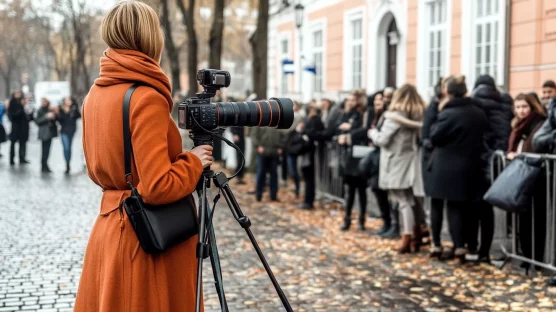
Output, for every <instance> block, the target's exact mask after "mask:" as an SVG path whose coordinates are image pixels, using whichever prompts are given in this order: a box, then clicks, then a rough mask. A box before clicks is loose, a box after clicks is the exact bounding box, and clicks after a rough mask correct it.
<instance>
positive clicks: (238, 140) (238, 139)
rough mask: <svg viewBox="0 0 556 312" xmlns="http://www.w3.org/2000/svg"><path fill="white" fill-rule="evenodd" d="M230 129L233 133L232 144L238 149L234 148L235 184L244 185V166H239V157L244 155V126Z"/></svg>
mask: <svg viewBox="0 0 556 312" xmlns="http://www.w3.org/2000/svg"><path fill="white" fill-rule="evenodd" d="M230 131H231V132H232V135H233V141H234V144H235V145H237V147H238V148H239V150H240V151H241V152H240V151H238V150H235V152H236V172H237V176H236V178H237V184H238V185H245V181H244V179H243V178H244V176H245V167H243V168H241V167H240V166H241V158H242V157H245V127H231V128H230Z"/></svg>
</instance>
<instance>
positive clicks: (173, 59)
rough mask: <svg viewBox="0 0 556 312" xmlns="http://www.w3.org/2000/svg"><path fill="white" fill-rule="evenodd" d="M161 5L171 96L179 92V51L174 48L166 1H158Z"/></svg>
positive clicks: (161, 21)
mask: <svg viewBox="0 0 556 312" xmlns="http://www.w3.org/2000/svg"><path fill="white" fill-rule="evenodd" d="M160 3H161V4H162V12H161V14H160V23H161V24H162V27H163V28H164V45H165V47H166V53H167V55H168V61H169V63H170V72H171V75H172V94H175V93H176V92H180V90H181V84H180V51H179V48H178V47H176V44H175V42H174V37H173V35H172V24H171V22H170V14H169V11H170V10H169V9H168V0H160Z"/></svg>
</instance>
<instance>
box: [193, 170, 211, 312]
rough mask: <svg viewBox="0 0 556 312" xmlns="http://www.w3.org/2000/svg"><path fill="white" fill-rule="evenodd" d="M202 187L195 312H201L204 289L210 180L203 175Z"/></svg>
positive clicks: (200, 194) (199, 191)
mask: <svg viewBox="0 0 556 312" xmlns="http://www.w3.org/2000/svg"><path fill="white" fill-rule="evenodd" d="M202 178H203V180H202V182H201V183H202V187H201V188H200V189H198V190H197V193H198V195H199V196H200V197H201V198H200V200H201V205H199V234H198V235H199V236H198V239H199V240H198V242H197V261H198V263H197V291H196V294H195V311H196V312H201V301H202V300H201V296H202V289H203V259H204V258H205V250H206V248H207V245H206V244H205V235H206V231H205V222H206V216H207V209H206V208H207V206H208V203H207V181H208V178H207V177H206V176H204V175H203V177H202Z"/></svg>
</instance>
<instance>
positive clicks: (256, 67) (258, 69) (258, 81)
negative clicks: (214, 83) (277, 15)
mask: <svg viewBox="0 0 556 312" xmlns="http://www.w3.org/2000/svg"><path fill="white" fill-rule="evenodd" d="M268 1H269V0H260V1H259V18H258V20H257V29H256V30H255V32H254V33H253V35H252V36H251V38H250V39H249V42H250V43H251V49H252V50H253V90H254V91H255V93H256V94H257V97H258V98H266V87H267V81H266V80H267V62H268V17H269V16H268V8H269V5H268Z"/></svg>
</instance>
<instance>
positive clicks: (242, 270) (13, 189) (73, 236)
mask: <svg viewBox="0 0 556 312" xmlns="http://www.w3.org/2000/svg"><path fill="white" fill-rule="evenodd" d="M8 128H9V126H8ZM36 131H37V129H36V127H35V126H34V125H32V133H31V137H32V138H36V137H37V133H36ZM74 140H75V142H74V144H73V148H74V150H73V152H74V153H73V154H74V159H73V160H72V168H73V169H74V171H73V172H72V173H71V174H70V175H68V176H66V175H64V173H63V171H64V170H65V163H64V160H63V156H62V155H63V154H62V152H61V150H62V147H61V144H60V140H59V139H54V140H53V143H52V152H51V159H50V166H51V168H52V169H53V171H54V172H53V173H52V174H50V175H42V174H40V161H39V158H40V142H38V141H36V140H31V141H30V142H29V143H28V158H29V160H30V161H31V162H32V163H31V165H29V166H25V167H23V166H18V165H16V166H14V167H9V165H8V164H7V160H6V158H5V157H4V158H1V159H0V177H1V178H0V198H1V199H2V220H1V221H0V222H1V226H0V237H1V238H2V239H1V240H0V263H2V266H1V268H0V312H1V311H19V310H22V311H23V310H25V311H35V310H38V311H51V312H54V311H56V312H64V311H72V307H73V304H74V301H75V295H76V292H77V287H78V285H79V277H80V274H81V266H82V264H83V256H84V252H85V248H86V245H87V240H88V237H89V233H90V230H91V228H92V225H93V223H94V221H95V220H96V218H97V216H98V208H99V205H100V199H101V191H100V189H99V188H98V186H96V185H94V184H93V183H92V182H91V181H90V180H89V178H88V176H87V174H86V173H84V172H80V171H79V169H80V168H81V159H80V155H81V151H80V144H79V142H80V140H81V138H80V137H79V135H77V136H76V137H75V138H74ZM4 146H5V145H4ZM232 187H233V190H234V193H235V194H236V197H237V198H238V201H239V202H240V204H241V205H242V210H243V211H244V212H245V214H246V215H248V216H249V217H250V218H251V220H252V224H253V226H252V228H251V229H252V231H253V233H254V235H255V237H256V239H257V241H258V242H259V244H260V246H261V249H262V250H263V252H264V253H265V256H266V257H267V260H268V262H269V264H270V266H271V268H272V269H273V270H274V273H275V274H276V278H277V279H278V281H279V282H280V283H281V285H282V288H283V290H284V292H285V293H286V294H287V295H288V299H289V300H290V302H291V304H292V307H293V309H294V311H299V312H302V311H311V312H313V311H315V312H320V311H326V312H329V311H330V312H341V311H350V312H351V311H355V312H358V311H462V310H466V309H467V310H469V311H489V310H503V311H507V310H508V309H510V304H511V303H515V302H519V303H522V305H521V306H519V307H515V309H516V310H534V309H536V308H537V307H538V306H539V305H540V304H550V303H552V302H553V300H554V299H555V296H556V292H553V293H550V292H547V293H545V292H544V291H545V287H544V286H539V285H541V284H542V283H538V282H531V287H530V288H526V289H518V290H516V292H517V295H515V296H513V297H509V296H510V294H508V296H507V297H504V296H493V299H492V306H489V305H483V306H477V305H476V303H475V302H474V301H473V300H470V301H469V300H464V299H465V298H464V297H465V296H463V295H462V296H460V294H458V293H457V292H455V291H454V292H451V293H450V294H448V295H446V294H445V290H448V289H460V288H461V289H462V290H464V287H462V286H463V285H461V284H459V280H463V279H462V278H461V274H460V272H461V271H462V268H461V267H460V268H458V267H456V266H454V265H453V264H446V263H438V264H433V265H431V264H430V262H429V261H428V259H427V255H426V254H421V255H420V259H423V260H422V261H421V262H419V263H417V264H416V265H418V266H420V268H422V270H443V271H445V273H444V275H445V276H444V277H443V278H442V279H430V278H429V277H428V276H427V275H425V274H414V273H408V272H418V271H419V270H413V271H411V270H406V267H407V266H408V265H410V264H411V262H412V261H413V260H414V258H409V257H404V256H398V255H396V254H395V253H392V252H384V253H380V252H377V251H376V250H377V249H379V248H378V247H377V248H375V246H374V245H373V244H377V245H384V244H386V243H385V242H383V241H378V240H376V239H373V240H372V243H370V242H371V240H370V238H369V235H367V234H357V233H355V232H349V233H345V234H341V233H339V232H338V231H337V224H334V227H335V229H334V231H335V232H334V233H335V234H334V235H335V236H334V237H333V238H330V236H328V232H330V231H328V230H327V229H328V228H323V227H321V226H315V224H314V223H312V222H306V220H305V219H304V217H303V216H300V215H299V213H298V212H296V211H295V209H292V208H291V207H288V205H289V204H287V202H288V201H290V199H288V198H287V194H286V195H285V193H284V191H281V193H280V196H281V200H282V201H283V204H280V205H276V204H269V203H263V204H255V203H254V200H253V198H252V197H251V196H250V195H247V191H248V189H247V188H239V187H238V188H236V186H235V184H234V182H233V181H232ZM249 187H252V184H251V185H250V186H249ZM211 192H212V194H213V195H214V193H215V190H214V189H212V190H211ZM46 199H48V200H46ZM4 207H6V208H4ZM22 207H25V209H22ZM303 213H305V215H306V216H309V217H305V218H310V217H311V214H314V215H317V211H311V212H303ZM314 215H313V218H316V217H314ZM318 216H319V217H318V218H319V219H323V218H336V219H337V221H338V224H339V222H340V219H341V216H340V215H339V214H338V213H336V215H335V216H331V215H328V216H325V217H323V216H322V214H319V215H318ZM5 220H11V221H10V222H5ZM214 225H215V229H216V233H217V240H218V246H219V252H220V258H221V263H222V268H223V275H224V283H225V288H226V293H227V298H228V305H229V307H230V311H242V312H249V311H258V312H260V311H262V312H265V311H283V308H282V306H281V303H280V300H279V298H278V296H277V295H276V294H275V292H274V289H273V287H272V284H271V283H270V282H269V279H268V277H267V276H266V273H265V271H264V268H263V267H262V266H261V264H260V261H259V259H258V257H257V255H256V253H255V252H254V251H253V248H252V246H251V244H250V243H249V241H248V239H247V236H246V235H245V232H244V231H243V230H242V229H241V227H240V226H239V225H238V223H237V222H236V221H235V219H234V218H233V215H232V214H231V212H230V210H229V209H228V207H227V206H226V205H225V201H224V200H223V199H221V201H220V202H219V204H218V205H217V210H216V213H215V217H214ZM357 235H359V236H357ZM352 237H357V240H358V242H355V243H354V241H356V239H352ZM343 242H345V244H344V243H343ZM357 243H358V244H359V246H358V245H357ZM335 245H340V247H342V248H337V247H335ZM344 245H345V246H344ZM364 249H368V252H367V255H366V258H361V257H360V256H359V255H357V254H356V253H355V252H352V251H353V250H358V251H360V250H364ZM383 249H385V248H383ZM348 251H349V252H348ZM464 269H466V270H475V269H471V268H464ZM489 270H490V269H489ZM476 272H478V275H477V276H478V278H477V279H476V280H475V281H474V283H477V285H476V287H485V285H487V284H486V283H487V282H491V281H492V280H495V279H496V278H500V277H497V276H502V275H500V274H505V273H499V271H495V270H492V271H488V270H483V271H480V269H476ZM481 272H483V273H484V272H490V273H489V274H491V275H492V276H495V277H486V274H483V275H480V274H479V273H481ZM458 274H459V275H458ZM503 276H504V277H506V276H507V275H503ZM203 277H204V285H203V287H204V294H205V303H206V309H205V311H207V312H213V311H214V312H217V311H220V308H219V302H218V297H217V295H216V292H215V290H214V285H213V277H212V272H211V270H210V262H209V260H206V261H205V265H204V271H203ZM453 277H454V278H455V279H456V280H455V281H453V282H452V281H451V280H449V279H450V278H453ZM512 278H513V277H512ZM489 279H490V280H489ZM535 279H536V278H535ZM527 280H529V279H528V278H524V277H516V278H513V279H512V281H514V282H515V283H516V285H517V284H518V282H519V283H522V282H523V281H527ZM500 283H504V281H501V282H500ZM542 285H544V284H542ZM536 287H541V289H540V290H536ZM417 290H419V291H417ZM490 291H491V289H485V291H484V292H485V293H489V292H490ZM541 293H542V296H541ZM536 295H538V296H539V298H541V297H544V298H546V299H543V300H545V301H543V302H540V301H538V300H537V299H536ZM517 296H521V297H523V299H522V300H517V299H515V298H517ZM532 298H535V300H532ZM531 300H532V301H531ZM497 303H504V304H507V307H506V309H497V307H496V304H497ZM8 304H17V306H7V305H8ZM540 308H542V306H541V307H540ZM544 308H550V306H544Z"/></svg>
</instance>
